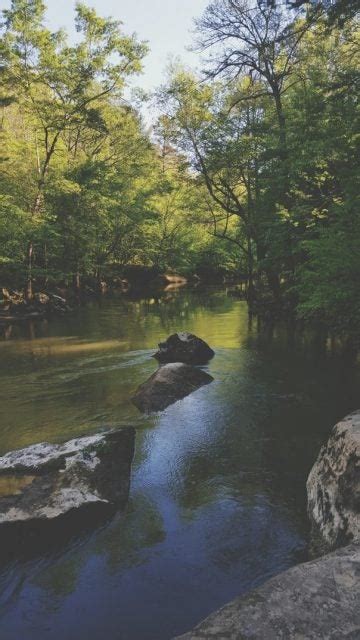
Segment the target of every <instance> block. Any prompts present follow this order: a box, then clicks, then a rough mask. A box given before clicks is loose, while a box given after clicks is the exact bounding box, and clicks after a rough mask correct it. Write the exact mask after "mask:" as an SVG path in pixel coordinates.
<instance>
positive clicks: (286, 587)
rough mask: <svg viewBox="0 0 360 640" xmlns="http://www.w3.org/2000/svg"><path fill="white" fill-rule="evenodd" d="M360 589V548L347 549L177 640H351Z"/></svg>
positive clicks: (356, 633)
mask: <svg viewBox="0 0 360 640" xmlns="http://www.w3.org/2000/svg"><path fill="white" fill-rule="evenodd" d="M359 584H360V547H359V546H358V545H351V546H348V547H346V548H345V549H340V550H338V551H336V552H334V553H331V554H329V555H327V556H325V557H323V558H320V559H317V560H313V561H312V562H307V563H305V564H300V565H298V566H297V567H294V568H293V569H289V570H288V571H286V572H285V573H281V574H280V575H278V576H276V578H272V579H271V580H269V581H268V582H266V583H265V584H264V585H263V586H262V587H260V588H259V589H256V590H255V591H252V592H251V593H249V594H248V595H246V596H243V597H240V598H237V599H236V600H234V601H233V602H231V603H230V604H228V605H226V606H225V607H223V608H222V609H220V610H219V611H217V612H216V613H214V614H212V615H211V616H209V618H207V619H206V620H204V622H201V623H200V624H199V625H198V626H197V627H196V628H195V629H194V630H193V631H190V632H189V633H187V634H185V635H183V636H181V640H200V639H201V640H205V639H206V640H211V639H215V638H216V639H217V640H225V639H226V638H227V639H229V640H230V639H231V640H250V639H251V640H281V639H282V640H300V639H304V640H305V639H306V640H324V639H325V638H326V639H327V640H339V638H348V639H349V640H350V638H351V640H355V638H360V586H359ZM178 640H180V638H178Z"/></svg>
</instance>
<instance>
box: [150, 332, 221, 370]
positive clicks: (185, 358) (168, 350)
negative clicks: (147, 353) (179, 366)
mask: <svg viewBox="0 0 360 640" xmlns="http://www.w3.org/2000/svg"><path fill="white" fill-rule="evenodd" d="M214 355H215V352H214V351H213V350H212V349H211V348H210V347H209V345H208V344H207V343H206V342H204V340H201V338H198V337H197V336H194V335H193V334H192V333H187V332H186V331H184V332H183V333H174V334H173V335H171V336H170V337H169V338H168V339H167V340H165V342H160V343H159V351H157V352H156V353H155V354H154V358H156V359H157V360H158V361H159V362H162V363H163V362H184V363H186V364H206V362H209V360H211V358H212V357H213V356H214Z"/></svg>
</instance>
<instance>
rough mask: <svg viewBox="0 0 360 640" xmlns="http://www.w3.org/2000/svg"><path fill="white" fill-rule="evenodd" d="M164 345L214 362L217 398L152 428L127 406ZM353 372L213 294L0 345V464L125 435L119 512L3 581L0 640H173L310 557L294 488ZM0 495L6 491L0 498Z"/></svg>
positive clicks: (180, 406)
mask: <svg viewBox="0 0 360 640" xmlns="http://www.w3.org/2000/svg"><path fill="white" fill-rule="evenodd" d="M175 330H189V331H191V332H193V333H196V334H197V335H199V336H200V337H202V338H204V339H205V340H206V341H207V342H208V343H209V344H210V345H211V346H212V347H213V348H214V349H215V351H216V356H215V358H214V359H213V360H212V361H211V362H210V363H209V365H208V366H207V367H205V369H206V370H208V371H209V372H210V373H211V375H212V376H213V377H214V382H212V383H211V384H210V385H207V386H205V387H203V388H201V389H199V390H198V391H196V392H195V393H194V394H192V395H191V396H188V397H187V398H185V399H183V400H181V401H180V402H177V403H175V404H174V405H172V406H171V407H169V408H168V409H166V410H165V411H164V412H162V413H158V414H154V415H151V416H145V417H144V416H142V415H140V414H139V412H138V411H137V409H135V407H134V406H133V405H132V404H131V401H130V397H131V394H132V392H133V391H134V390H135V389H136V387H137V385H138V384H140V383H141V382H143V381H144V380H145V379H146V378H147V377H148V376H149V375H150V374H151V373H152V372H153V371H154V370H155V369H156V366H157V365H156V362H155V360H154V359H153V358H151V357H150V356H151V354H152V353H153V352H154V349H155V347H156V345H157V343H158V342H159V341H160V340H162V339H164V338H166V337H167V336H168V335H169V334H170V333H172V332H174V331H175ZM359 378H360V376H359V369H358V368H357V367H356V366H355V365H351V364H350V363H349V362H347V361H346V360H344V358H343V357H341V356H340V355H336V354H334V353H331V352H330V351H323V350H319V349H318V348H317V347H316V343H315V342H314V341H313V340H312V339H311V337H310V336H308V335H307V334H302V335H301V336H298V337H294V336H293V335H291V334H290V333H289V332H288V331H287V330H286V328H285V327H278V328H275V329H273V330H272V331H270V330H262V331H258V328H257V326H256V323H253V325H249V320H248V314H247V307H246V303H245V302H243V301H240V300H238V299H236V298H234V297H232V296H231V295H229V291H227V290H226V289H225V288H222V289H220V288H211V289H201V288H197V289H194V290H191V289H187V288H183V289H179V290H170V291H168V292H165V293H163V294H162V295H159V296H158V297H156V298H154V297H153V298H150V297H148V298H143V299H139V300H131V299H126V298H121V299H116V300H103V301H102V303H101V304H100V303H98V302H94V303H93V304H91V305H88V306H86V307H84V308H81V309H79V310H77V311H76V312H73V313H70V314H69V315H67V316H64V317H61V318H56V319H55V318H54V319H52V320H51V321H41V322H36V323H32V324H25V325H18V326H14V327H13V328H12V331H11V332H10V331H6V336H5V334H4V336H3V338H2V339H1V340H0V424H1V429H0V453H5V452H6V451H9V450H10V449H15V448H19V447H23V446H26V445H28V444H31V443H34V442H38V441H44V440H47V441H51V442H61V441H64V440H68V439H70V438H72V437H74V436H76V435H80V434H86V433H93V432H96V431H98V430H99V429H105V428H111V427H115V426H121V425H133V426H134V427H135V428H136V453H135V458H134V462H133V466H132V475H131V489H130V496H129V501H128V504H127V506H126V508H125V510H124V511H122V512H119V513H118V514H117V515H116V516H115V517H114V518H113V519H112V520H111V521H110V522H108V523H106V524H105V525H103V526H101V527H99V528H97V529H95V530H94V531H90V532H87V533H84V534H82V535H81V536H79V537H78V538H76V539H72V540H71V541H70V542H69V541H66V542H64V544H63V545H60V546H59V547H57V548H56V549H55V550H54V549H53V550H51V551H48V550H45V549H44V552H43V553H37V554H36V555H35V556H33V557H28V556H26V554H25V555H23V554H22V553H20V550H19V557H18V558H17V559H16V560H14V561H11V562H10V561H9V562H3V565H2V566H1V567H0V571H1V574H0V602H1V618H0V637H1V640H39V639H41V640H65V639H66V640H169V639H170V638H172V637H173V636H175V635H177V634H180V633H182V632H185V631H186V630H188V629H190V628H191V627H192V626H193V625H194V624H196V623H197V622H198V621H200V620H201V619H202V618H203V617H204V616H206V615H207V614H209V613H210V612H211V611H213V610H214V609H216V608H218V607H220V606H221V605H223V604H224V603H225V602H227V601H228V600H230V599H232V598H233V597H235V596H237V595H239V594H241V593H244V592H246V591H248V590H249V589H251V588H253V587H255V586H257V585H259V584H261V583H262V582H264V581H265V580H266V579H268V578H269V577H270V576H272V575H274V574H276V573H279V572H280V571H282V570H283V569H286V568H287V567H290V566H291V565H293V564H296V563H297V562H299V561H302V560H303V559H306V557H307V543H308V535H309V531H308V523H307V518H306V501H305V481H306V476H307V474H308V472H309V469H310V467H311V465H312V464H313V462H314V459H315V458H316V456H317V453H318V450H319V447H320V444H321V442H322V441H323V440H324V439H325V438H326V436H327V434H328V433H329V430H330V427H331V425H332V424H334V423H335V422H336V420H337V419H338V418H340V417H342V416H343V415H345V414H346V413H347V412H348V411H350V410H353V409H356V408H358V405H359V402H358V390H359ZM0 490H1V487H0Z"/></svg>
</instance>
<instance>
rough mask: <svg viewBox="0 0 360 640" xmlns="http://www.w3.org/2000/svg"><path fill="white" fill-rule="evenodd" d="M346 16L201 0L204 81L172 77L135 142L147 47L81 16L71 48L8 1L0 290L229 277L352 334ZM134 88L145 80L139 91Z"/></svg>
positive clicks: (355, 271) (352, 34)
mask: <svg viewBox="0 0 360 640" xmlns="http://www.w3.org/2000/svg"><path fill="white" fill-rule="evenodd" d="M356 5H357V3H356V2H353V1H349V2H345V1H344V0H338V1H337V2H331V3H328V2H325V1H324V2H317V1H313V2H303V1H294V2H281V1H278V2H276V1H275V0H274V1H273V2H268V1H267V2H265V1H263V0H254V1H253V0H214V1H213V2H210V3H209V5H208V7H207V9H206V10H205V12H204V14H203V16H202V17H200V18H199V19H198V20H197V23H196V34H197V35H196V38H195V42H194V48H195V49H196V50H197V51H199V52H200V53H201V59H202V60H203V69H202V72H200V73H199V74H196V73H195V72H193V71H190V70H188V69H185V68H183V67H181V65H179V64H175V65H173V66H172V67H171V68H170V69H169V73H168V77H167V78H166V79H165V81H164V84H163V86H162V87H160V88H159V89H158V91H157V92H156V96H155V98H153V99H155V100H156V104H157V111H158V113H159V114H160V115H159V117H158V120H157V122H156V123H155V124H154V127H153V128H152V130H149V129H146V127H145V126H144V123H143V121H142V117H141V115H140V111H139V109H140V107H139V104H138V102H139V101H140V102H141V100H144V99H145V98H144V97H143V96H141V95H140V97H138V100H137V102H136V101H132V102H129V101H127V100H126V99H125V95H127V93H124V91H125V87H126V86H127V83H128V80H129V78H132V77H133V76H134V75H136V74H138V73H139V72H140V71H141V65H142V60H143V58H144V56H146V53H147V45H146V43H143V42H140V41H139V40H138V38H137V37H136V36H133V35H132V36H128V35H126V34H125V32H124V31H123V28H122V25H121V24H120V23H118V22H117V21H115V20H112V19H105V18H102V17H100V16H98V15H97V14H96V12H95V11H94V10H93V9H89V8H88V7H87V6H85V5H84V4H82V3H77V4H76V15H75V26H76V32H77V37H76V39H75V42H71V43H69V39H68V38H67V35H66V33H64V32H63V31H58V32H56V33H53V32H50V31H49V30H48V29H47V28H46V26H45V9H46V8H45V5H44V3H43V2H42V1H41V0H12V3H11V7H10V9H8V10H5V11H3V24H2V33H1V44H0V56H1V64H0V77H1V89H0V106H1V111H2V115H1V131H0V136H1V138H0V140H1V153H0V158H1V165H2V171H1V176H0V278H1V281H2V283H3V284H4V285H5V284H8V283H10V284H13V285H14V286H18V287H23V288H24V290H25V291H26V295H27V297H28V298H31V296H32V295H33V290H34V287H42V288H44V287H50V286H51V285H52V284H54V283H59V282H64V283H67V284H70V283H72V284H73V285H74V286H75V287H80V286H81V282H82V281H83V280H84V278H86V277H90V276H91V277H92V278H95V279H101V278H102V277H104V276H105V275H106V273H107V272H108V270H109V269H111V268H114V267H118V268H119V269H120V270H121V267H122V266H124V265H129V264H133V265H145V266H151V267H155V268H157V269H159V270H165V269H172V270H176V271H179V272H180V273H185V274H187V273H201V272H202V271H203V272H206V271H207V272H208V273H212V274H214V273H222V274H223V273H228V274H229V273H232V274H233V275H234V276H240V275H241V276H243V277H245V278H246V280H247V284H248V286H247V291H248V298H249V302H250V303H251V304H253V305H254V306H255V307H256V305H258V306H259V305H260V304H261V305H267V306H268V307H270V308H272V309H274V310H276V312H279V313H280V312H281V313H284V311H285V312H286V313H290V314H292V315H295V316H297V317H304V318H311V319H315V320H317V321H320V322H324V323H325V324H327V325H328V326H331V327H332V328H333V329H334V330H338V331H342V332H344V331H345V332H346V331H349V330H351V331H353V330H354V328H355V329H356V330H358V329H359V319H360V290H359V287H358V281H359V276H360V254H359V250H358V246H359V241H360V218H359V209H358V193H359V190H358V157H359V156H358V146H359V128H358V110H359V106H358V88H359V75H358V69H359V57H360V56H359V24H358V16H357V13H356V9H357V6H356ZM139 82H140V83H141V76H140V77H139Z"/></svg>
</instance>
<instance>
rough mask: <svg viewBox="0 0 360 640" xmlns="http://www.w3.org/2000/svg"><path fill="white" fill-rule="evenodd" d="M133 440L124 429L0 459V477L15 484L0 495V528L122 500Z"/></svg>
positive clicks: (105, 506) (40, 446)
mask: <svg viewBox="0 0 360 640" xmlns="http://www.w3.org/2000/svg"><path fill="white" fill-rule="evenodd" d="M134 441H135V431H134V429H132V428H130V427H129V428H126V429H121V430H119V431H112V432H109V433H103V434H97V435H95V436H90V437H85V438H77V439H75V440H71V441H69V442H66V443H65V444H63V445H52V444H48V443H46V442H44V443H40V444H35V445H33V446H30V447H27V448H26V449H21V450H18V451H11V452H10V453H8V454H6V455H5V456H3V457H1V458H0V479H3V478H4V477H5V478H11V477H12V478H16V479H17V482H14V483H10V485H9V486H10V487H11V486H14V487H16V490H10V493H9V494H8V495H2V496H1V497H0V532H1V531H2V527H4V526H7V527H8V526H9V525H19V524H21V525H24V524H33V523H41V522H44V521H50V520H51V521H53V520H55V519H58V518H60V516H68V515H71V514H72V513H73V512H75V511H78V510H80V511H82V510H84V509H85V510H86V511H87V512H89V510H90V511H91V510H96V513H97V514H98V513H99V512H100V511H101V512H108V511H111V510H112V509H114V508H117V507H119V506H121V505H123V504H125V503H126V501H127V498H128V493H129V486H130V469H131V462H132V458H133V454H134ZM22 478H23V482H21V479H22Z"/></svg>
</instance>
